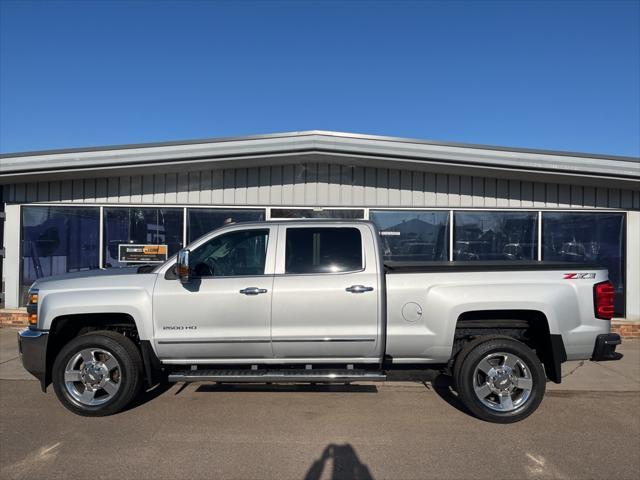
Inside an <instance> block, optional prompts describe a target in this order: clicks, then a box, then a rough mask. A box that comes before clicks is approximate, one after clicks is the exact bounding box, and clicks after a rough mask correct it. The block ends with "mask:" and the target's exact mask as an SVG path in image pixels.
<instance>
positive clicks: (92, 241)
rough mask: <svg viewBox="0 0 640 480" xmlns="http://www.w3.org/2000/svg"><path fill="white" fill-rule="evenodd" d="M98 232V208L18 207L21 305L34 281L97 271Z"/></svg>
mask: <svg viewBox="0 0 640 480" xmlns="http://www.w3.org/2000/svg"><path fill="white" fill-rule="evenodd" d="M99 231H100V209H99V208H95V207H36V206H25V207H22V260H21V261H22V265H21V266H22V268H21V270H22V281H21V285H20V301H21V304H22V305H24V304H25V302H26V295H27V291H28V289H29V286H31V284H32V283H33V282H34V281H35V280H37V279H38V278H42V277H48V276H51V275H59V274H62V273H66V272H76V271H79V270H89V269H92V268H98V262H99V248H100V247H99V235H100V234H99Z"/></svg>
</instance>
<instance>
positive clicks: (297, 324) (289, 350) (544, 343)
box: [19, 220, 620, 423]
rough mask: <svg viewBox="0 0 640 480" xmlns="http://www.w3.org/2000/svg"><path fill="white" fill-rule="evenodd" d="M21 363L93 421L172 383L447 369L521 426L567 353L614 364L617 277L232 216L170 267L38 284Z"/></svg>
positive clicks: (487, 407)
mask: <svg viewBox="0 0 640 480" xmlns="http://www.w3.org/2000/svg"><path fill="white" fill-rule="evenodd" d="M27 309H28V312H29V315H30V326H29V328H28V329H26V330H24V331H22V332H20V333H19V343H20V352H21V355H22V361H23V364H24V366H25V368H26V369H27V370H28V371H29V372H31V373H32V374H33V375H35V376H36V377H37V378H38V379H39V380H40V383H41V386H42V389H43V390H45V389H46V387H47V386H48V385H49V384H50V383H53V388H54V390H55V392H56V394H57V396H58V398H59V399H60V401H61V402H62V403H63V404H64V405H65V407H67V408H68V409H70V410H71V411H73V412H75V413H78V414H81V415H87V416H92V415H93V416H98V415H107V414H111V413H115V412H117V411H119V410H121V409H123V408H124V407H125V406H126V405H127V404H128V403H129V402H131V400H132V399H133V398H134V397H135V396H136V395H137V394H138V392H139V391H140V389H141V388H142V387H143V386H144V385H146V386H147V387H151V386H152V385H153V384H154V383H156V382H158V381H163V380H167V379H168V380H169V381H171V382H192V381H198V382H201V381H214V382H234V383H235V382H318V383H323V382H343V383H344V382H352V381H381V380H385V378H386V372H388V371H390V370H392V369H394V368H401V369H403V370H406V369H424V368H439V369H442V370H444V371H445V372H447V373H449V374H451V375H453V378H454V384H455V389H456V390H457V392H458V394H459V397H460V399H461V400H462V401H463V403H464V404H465V405H466V407H467V408H468V409H469V411H470V412H471V413H472V414H474V415H476V416H477V417H480V418H482V419H485V420H489V421H493V422H501V423H507V422H514V421H517V420H520V419H522V418H525V417H526V416H528V415H530V414H531V413H532V412H533V411H534V410H535V409H536V408H537V407H538V405H539V404H540V401H541V400H542V397H543V395H544V392H545V384H546V381H547V379H549V380H551V381H554V382H560V380H561V364H562V362H564V361H566V360H578V359H591V360H612V359H617V358H618V357H619V356H620V354H618V353H616V352H615V348H616V345H617V344H619V343H620V337H619V336H618V335H615V334H612V333H610V319H611V317H612V316H613V286H612V284H611V283H610V282H609V281H608V280H607V271H606V270H605V269H602V268H599V267H597V266H593V265H578V264H567V263H545V262H528V263H527V262H525V263H522V262H518V261H511V262H506V261H503V262H500V263H498V262H493V263H486V262H446V263H433V262H432V263H426V262H414V263H411V262H402V263H398V262H397V263H392V262H389V263H384V262H383V258H382V253H381V249H380V245H379V235H378V232H377V230H376V228H375V226H374V225H373V224H371V223H369V222H365V221H313V220H305V221H285V222H262V223H244V224H232V225H228V226H225V227H223V228H220V229H218V230H215V231H213V232H211V233H210V234H208V235H205V236H204V237H202V238H200V239H198V240H197V241H195V242H194V243H193V244H191V245H190V246H189V247H188V248H187V249H184V250H181V251H180V252H179V253H178V255H177V256H175V257H174V258H172V259H170V260H168V261H167V262H166V263H164V264H162V265H159V266H156V267H155V268H154V266H144V267H139V268H124V269H110V270H102V271H91V272H78V273H72V274H67V275H63V276H60V277H50V278H44V279H41V280H38V281H37V282H36V283H34V285H33V286H32V287H31V290H30V292H29V304H28V307H27Z"/></svg>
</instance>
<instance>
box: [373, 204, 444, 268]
mask: <svg viewBox="0 0 640 480" xmlns="http://www.w3.org/2000/svg"><path fill="white" fill-rule="evenodd" d="M369 218H370V219H371V221H372V222H373V223H375V224H376V226H377V227H378V229H379V230H380V239H381V243H382V250H383V254H384V258H385V260H394V261H402V260H418V261H428V260H438V261H444V260H448V259H449V235H448V232H449V212H424V211H388V210H378V211H371V212H370V213H369Z"/></svg>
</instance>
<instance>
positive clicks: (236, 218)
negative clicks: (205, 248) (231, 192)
mask: <svg viewBox="0 0 640 480" xmlns="http://www.w3.org/2000/svg"><path fill="white" fill-rule="evenodd" d="M188 215H189V220H188V223H187V238H188V239H189V243H190V242H193V241H194V240H196V239H198V238H200V237H201V236H202V235H205V234H207V233H209V232H210V231H212V230H215V229H216V228H219V227H221V226H223V225H224V224H225V223H231V222H234V223H240V222H254V221H261V220H264V210H261V209H260V210H258V209H256V210H244V209H243V210H240V209H222V208H190V209H189V211H188Z"/></svg>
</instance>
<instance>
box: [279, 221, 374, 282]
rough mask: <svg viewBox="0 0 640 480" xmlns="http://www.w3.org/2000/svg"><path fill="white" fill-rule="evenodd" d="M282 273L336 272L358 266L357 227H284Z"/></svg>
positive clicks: (354, 268) (360, 263)
mask: <svg viewBox="0 0 640 480" xmlns="http://www.w3.org/2000/svg"><path fill="white" fill-rule="evenodd" d="M286 242H287V244H286V253H285V272H286V273H291V274H300V273H337V272H349V271H354V270H360V269H361V268H362V265H363V264H362V238H361V235H360V231H359V230H358V229H357V228H288V229H287V241H286Z"/></svg>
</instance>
